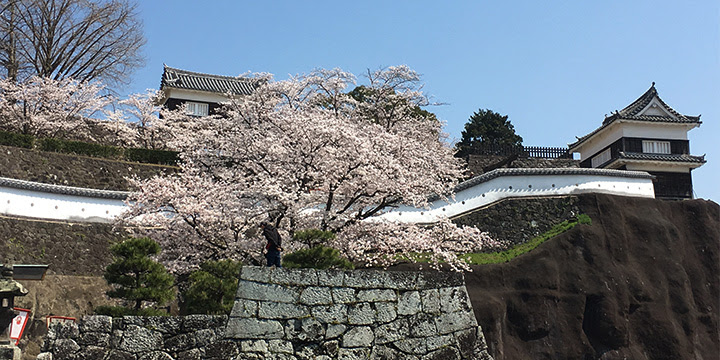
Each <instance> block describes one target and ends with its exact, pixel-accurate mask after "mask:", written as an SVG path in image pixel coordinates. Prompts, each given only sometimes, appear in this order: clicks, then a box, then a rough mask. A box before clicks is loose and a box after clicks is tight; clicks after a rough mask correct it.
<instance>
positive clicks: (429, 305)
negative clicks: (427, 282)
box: [420, 289, 440, 314]
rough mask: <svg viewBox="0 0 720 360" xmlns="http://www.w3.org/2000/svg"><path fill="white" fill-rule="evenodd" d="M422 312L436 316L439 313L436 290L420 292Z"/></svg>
mask: <svg viewBox="0 0 720 360" xmlns="http://www.w3.org/2000/svg"><path fill="white" fill-rule="evenodd" d="M420 300H422V309H423V312H426V313H429V314H437V313H439V312H440V292H439V291H438V290H437V289H430V290H423V291H421V292H420Z"/></svg>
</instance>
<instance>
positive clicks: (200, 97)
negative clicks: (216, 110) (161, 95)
mask: <svg viewBox="0 0 720 360" xmlns="http://www.w3.org/2000/svg"><path fill="white" fill-rule="evenodd" d="M163 91H164V92H165V98H166V99H168V98H175V99H182V100H190V101H203V102H213V103H218V104H222V103H224V102H227V101H229V99H228V97H227V96H225V94H218V93H210V92H204V91H193V90H185V89H173V88H167V89H165V90H163Z"/></svg>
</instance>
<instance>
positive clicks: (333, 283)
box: [317, 269, 345, 287]
mask: <svg viewBox="0 0 720 360" xmlns="http://www.w3.org/2000/svg"><path fill="white" fill-rule="evenodd" d="M317 275H318V285H320V286H330V287H338V286H343V285H344V283H345V271H343V270H333V269H328V270H320V271H318V272H317Z"/></svg>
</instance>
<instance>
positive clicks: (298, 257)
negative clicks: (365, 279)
mask: <svg viewBox="0 0 720 360" xmlns="http://www.w3.org/2000/svg"><path fill="white" fill-rule="evenodd" d="M282 264H283V266H285V267H288V268H312V269H353V268H354V266H353V264H352V263H351V262H350V261H349V260H347V259H345V258H343V257H341V256H340V251H338V250H337V249H333V248H331V247H327V246H322V245H318V246H314V247H311V248H309V249H302V250H298V251H295V252H293V253H290V254H287V255H285V256H284V257H283V262H282Z"/></svg>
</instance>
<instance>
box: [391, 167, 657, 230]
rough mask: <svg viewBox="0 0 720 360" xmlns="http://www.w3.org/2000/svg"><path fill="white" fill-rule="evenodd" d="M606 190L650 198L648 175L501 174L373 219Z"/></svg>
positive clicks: (433, 217)
mask: <svg viewBox="0 0 720 360" xmlns="http://www.w3.org/2000/svg"><path fill="white" fill-rule="evenodd" d="M581 193H606V194H613V195H623V196H635V197H646V198H654V197H655V190H654V188H653V184H652V180H651V179H649V178H644V179H643V178H624V177H617V176H601V175H524V176H503V177H498V178H495V179H492V180H489V181H487V182H484V183H480V184H477V185H475V186H473V187H471V188H468V189H465V190H462V191H459V192H458V193H456V194H455V199H452V200H451V199H449V201H445V200H437V201H434V202H433V203H432V204H431V205H430V207H429V208H428V209H418V208H415V207H412V206H401V207H399V208H397V209H395V210H393V211H389V212H386V213H384V214H381V215H379V216H378V217H377V219H382V220H387V221H397V222H404V223H432V222H436V221H438V220H440V219H443V218H452V217H455V216H458V215H461V214H464V213H466V212H469V211H472V210H475V209H478V208H482V207H484V206H487V205H490V204H492V203H495V202H497V201H500V200H502V199H506V198H521V197H537V196H558V195H573V194H581Z"/></svg>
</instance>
